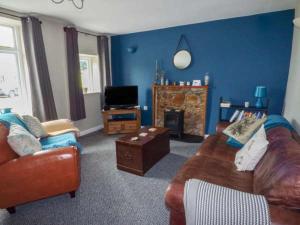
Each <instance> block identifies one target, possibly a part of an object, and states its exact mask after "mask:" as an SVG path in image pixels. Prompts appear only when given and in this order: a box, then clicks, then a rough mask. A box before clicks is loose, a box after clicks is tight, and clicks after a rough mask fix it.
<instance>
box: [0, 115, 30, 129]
mask: <svg viewBox="0 0 300 225" xmlns="http://www.w3.org/2000/svg"><path fill="white" fill-rule="evenodd" d="M0 120H3V121H6V122H7V123H9V124H12V123H15V124H18V125H20V126H21V127H23V128H25V129H26V130H27V131H28V127H27V126H26V124H25V123H24V122H23V120H22V118H21V117H20V116H19V115H18V114H16V113H4V114H0Z"/></svg>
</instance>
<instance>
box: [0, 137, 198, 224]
mask: <svg viewBox="0 0 300 225" xmlns="http://www.w3.org/2000/svg"><path fill="white" fill-rule="evenodd" d="M117 137H118V136H106V135H103V134H101V133H95V134H92V135H89V136H86V137H83V138H81V139H80V142H81V143H82V145H83V146H84V151H83V153H82V155H81V185H80V188H79V190H78V191H77V193H76V198H74V199H71V198H70V197H69V195H68V194H64V195H60V196H57V197H52V198H48V199H44V200H40V201H36V202H32V203H28V204H25V205H22V206H18V207H17V213H16V214H14V215H10V214H8V213H7V212H6V210H0V224H1V225H60V224H70V225H71V224H72V225H85V224H88V225H136V224H137V225H139V224H143V225H144V224H145V225H166V224H168V217H169V213H168V210H167V209H166V208H165V205H164V192H165V190H166V188H167V186H168V183H169V181H170V180H171V179H172V177H173V176H174V175H175V173H176V171H177V170H178V169H179V167H180V166H181V165H182V164H183V163H184V162H185V161H186V160H187V158H188V157H190V156H192V155H193V154H194V153H195V152H196V150H197V148H198V147H199V145H200V144H191V143H183V142H177V141H171V153H170V154H168V155H167V156H165V157H164V158H163V159H162V160H160V161H159V162H158V163H157V164H156V165H155V166H154V167H152V168H151V169H150V170H149V171H148V172H147V173H146V175H145V176H144V177H140V176H136V175H133V174H130V173H126V172H123V171H119V170H117V169H116V156H115V142H114V141H115V140H116V138H117ZM0 182H1V181H0ZM0 201H1V199H0Z"/></svg>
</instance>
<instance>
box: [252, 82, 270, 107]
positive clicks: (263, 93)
mask: <svg viewBox="0 0 300 225" xmlns="http://www.w3.org/2000/svg"><path fill="white" fill-rule="evenodd" d="M254 96H255V97H256V98H257V101H256V103H255V106H256V108H263V107H264V104H263V98H265V97H267V88H266V87H265V86H257V87H256V89H255V94H254Z"/></svg>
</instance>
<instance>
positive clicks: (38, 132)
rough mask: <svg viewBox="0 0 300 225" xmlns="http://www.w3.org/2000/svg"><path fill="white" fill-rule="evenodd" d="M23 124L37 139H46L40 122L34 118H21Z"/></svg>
mask: <svg viewBox="0 0 300 225" xmlns="http://www.w3.org/2000/svg"><path fill="white" fill-rule="evenodd" d="M22 117H23V120H24V122H25V123H26V125H27V127H28V129H29V131H30V132H31V133H32V134H33V135H34V136H36V137H37V138H41V137H47V136H48V134H47V132H46V130H45V129H44V127H43V126H42V124H41V122H40V120H39V119H38V118H36V117H34V116H30V115H25V116H22Z"/></svg>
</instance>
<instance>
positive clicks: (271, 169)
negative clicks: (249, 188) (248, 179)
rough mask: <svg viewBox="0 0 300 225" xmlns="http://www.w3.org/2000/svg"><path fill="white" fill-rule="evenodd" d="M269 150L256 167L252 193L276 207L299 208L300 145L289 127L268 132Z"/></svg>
mask: <svg viewBox="0 0 300 225" xmlns="http://www.w3.org/2000/svg"><path fill="white" fill-rule="evenodd" d="M267 139H268V141H269V147H268V150H267V152H266V154H265V155H264V157H263V158H262V159H261V161H260V162H259V164H258V165H257V166H256V168H255V171H254V179H253V191H254V193H256V194H262V195H264V196H265V197H266V198H267V200H268V201H269V202H270V203H272V204H276V205H282V206H285V207H288V208H297V209H300V144H299V143H298V142H297V141H295V140H294V139H293V138H292V134H291V132H290V131H289V130H288V129H287V128H283V127H277V128H273V129H270V130H269V131H268V132H267Z"/></svg>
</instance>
